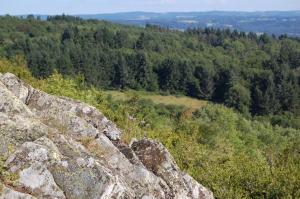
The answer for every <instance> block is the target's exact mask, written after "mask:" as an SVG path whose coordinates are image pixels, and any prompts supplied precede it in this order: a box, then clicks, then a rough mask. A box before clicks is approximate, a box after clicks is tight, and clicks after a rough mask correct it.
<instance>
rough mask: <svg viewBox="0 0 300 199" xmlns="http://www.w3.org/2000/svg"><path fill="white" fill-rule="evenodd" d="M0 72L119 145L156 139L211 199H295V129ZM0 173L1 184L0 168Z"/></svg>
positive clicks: (20, 71) (15, 65) (3, 67)
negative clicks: (116, 133) (102, 121)
mask: <svg viewBox="0 0 300 199" xmlns="http://www.w3.org/2000/svg"><path fill="white" fill-rule="evenodd" d="M0 72H2V73H3V72H13V73H15V74H16V75H17V76H19V77H20V78H22V79H23V80H25V81H27V82H28V83H30V84H31V85H33V86H34V87H36V88H38V89H41V90H44V91H46V92H48V93H51V94H55V95H59V96H67V97H71V98H74V99H78V100H81V101H84V102H86V103H88V104H90V105H93V106H95V107H96V108H98V109H99V110H100V111H101V112H103V113H104V114H105V115H106V116H107V117H108V118H109V119H111V120H113V121H114V122H116V123H117V124H118V126H119V127H120V128H121V129H123V130H124V136H123V138H122V139H123V141H124V142H127V143H128V142H129V141H130V140H131V138H133V137H136V138H138V139H139V138H143V137H150V138H155V139H158V140H160V141H161V142H162V143H164V144H165V145H166V146H167V148H168V149H169V151H170V152H171V153H172V155H173V156H174V158H175V159H176V162H177V163H178V164H179V166H180V167H181V169H183V170H185V171H187V172H188V173H189V174H191V175H192V176H193V177H194V178H195V179H197V180H198V181H199V182H201V183H203V185H205V186H207V187H208V188H210V189H211V190H212V191H213V192H214V195H215V197H216V198H220V199H221V198H222V199H223V198H299V197H300V191H299V190H300V148H299V147H300V131H299V129H296V128H291V127H287V128H284V127H280V126H278V125H275V126H273V125H271V124H270V123H269V122H267V121H268V119H265V121H264V120H262V119H259V120H256V119H255V118H252V117H250V116H249V117H248V118H246V117H245V116H243V115H242V114H240V113H237V112H235V111H234V110H233V109H229V108H226V107H224V106H222V105H215V104H211V103H208V104H207V105H205V106H202V107H200V108H199V109H198V110H196V111H190V109H187V108H185V107H183V106H176V105H163V104H155V103H153V102H152V101H151V100H149V99H143V97H139V96H138V95H134V96H133V97H132V98H128V99H126V100H123V101H122V100H118V101H115V100H114V99H113V98H112V97H107V94H105V93H104V92H102V91H100V90H98V89H96V88H95V87H93V86H89V85H86V83H85V81H83V78H82V76H77V77H76V78H64V77H63V76H62V75H60V74H58V73H54V74H52V75H51V76H49V77H48V78H46V79H40V80H38V79H36V78H34V77H32V76H31V73H30V72H29V71H28V70H27V69H26V64H25V63H24V60H22V58H20V57H15V58H14V59H12V60H11V61H9V60H7V59H0ZM287 118H288V117H287ZM293 118H294V117H293ZM294 119H295V118H294ZM296 123H297V122H296ZM298 123H299V122H298ZM0 171H1V173H0V177H1V178H2V166H1V162H0Z"/></svg>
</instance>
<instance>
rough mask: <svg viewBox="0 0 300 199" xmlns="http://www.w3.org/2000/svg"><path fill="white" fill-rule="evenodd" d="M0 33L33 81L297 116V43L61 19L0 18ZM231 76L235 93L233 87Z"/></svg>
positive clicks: (0, 52) (2, 50)
mask: <svg viewBox="0 0 300 199" xmlns="http://www.w3.org/2000/svg"><path fill="white" fill-rule="evenodd" d="M0 29H1V33H0V56H4V57H7V58H13V57H15V56H16V55H23V56H24V57H25V59H26V61H27V63H28V67H29V69H30V71H31V72H32V74H33V75H34V76H35V77H38V78H46V77H49V76H50V75H51V74H53V73H54V72H55V71H58V72H59V73H61V74H63V75H65V76H71V77H76V76H77V75H82V76H83V77H84V80H85V82H87V84H89V85H92V86H94V87H96V88H98V89H99V88H100V89H137V90H146V91H158V92H168V93H171V94H184V95H188V96H191V97H195V98H199V99H204V100H212V101H214V102H219V103H222V104H225V105H229V106H230V107H234V108H236V110H239V111H241V112H242V113H248V112H249V113H251V114H252V115H268V114H282V113H284V112H291V113H296V114H298V115H299V111H300V107H299V104H300V103H299V95H300V89H299V75H300V73H299V66H300V62H299V60H300V59H299V58H300V42H299V40H297V39H293V38H288V37H286V36H282V37H279V38H276V37H270V36H268V35H267V34H263V35H261V36H257V35H256V34H254V33H249V34H246V33H244V32H238V31H230V30H219V29H211V28H206V29H190V30H187V31H185V32H180V31H175V30H168V29H163V28H160V27H156V26H151V25H148V26H146V27H145V28H138V27H133V26H122V25H115V24H112V23H108V22H104V21H96V20H82V19H80V18H78V17H72V16H66V15H62V16H51V17H49V18H48V19H47V20H45V21H42V20H38V19H35V18H34V17H33V16H30V17H28V18H27V19H20V18H17V17H10V16H2V17H0ZM297 71H298V72H297ZM233 77H237V78H238V80H239V82H235V83H238V84H241V85H240V86H234V87H233V86H231V83H232V82H231V81H232V78H233ZM248 96H250V99H248Z"/></svg>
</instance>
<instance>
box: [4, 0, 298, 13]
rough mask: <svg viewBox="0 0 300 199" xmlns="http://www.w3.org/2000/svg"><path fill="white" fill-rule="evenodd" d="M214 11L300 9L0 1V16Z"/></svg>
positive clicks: (294, 0) (264, 0)
mask: <svg viewBox="0 0 300 199" xmlns="http://www.w3.org/2000/svg"><path fill="white" fill-rule="evenodd" d="M212 10H223V11H269V10H300V0H0V15H3V14H11V15H17V14H62V13H65V14H99V13H115V12H129V11H149V12H151V11H152V12H176V11H185V12H187V11H212Z"/></svg>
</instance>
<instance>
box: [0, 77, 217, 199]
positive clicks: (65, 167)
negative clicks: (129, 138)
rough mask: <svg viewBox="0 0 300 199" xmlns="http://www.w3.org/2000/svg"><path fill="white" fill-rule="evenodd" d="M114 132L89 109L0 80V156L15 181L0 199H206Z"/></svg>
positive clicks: (152, 146)
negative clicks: (123, 141)
mask: <svg viewBox="0 0 300 199" xmlns="http://www.w3.org/2000/svg"><path fill="white" fill-rule="evenodd" d="M121 133H122V132H121V131H120V130H119V129H118V128H117V127H116V125H115V124H114V123H112V122H111V121H109V120H108V119H107V118H106V117H105V116H104V115H103V114H102V113H101V112H99V111H98V110H97V109H96V108H94V107H91V106H89V105H87V104H85V103H82V102H79V101H75V100H72V99H68V98H63V97H56V96H52V95H49V94H47V93H44V92H42V91H39V90H36V89H34V88H32V87H31V86H30V85H27V84H26V83H24V82H23V81H21V80H20V79H18V78H17V77H16V76H14V75H13V74H10V73H6V74H2V75H1V74H0V136H1V137H0V152H1V156H3V157H7V159H6V162H5V166H6V168H7V169H8V171H9V172H10V173H13V174H15V175H17V176H18V178H17V179H16V180H15V181H14V182H13V183H9V184H8V185H7V184H5V182H4V184H5V185H4V188H3V189H0V190H1V191H0V199H14V198H20V199H33V198H42V199H64V198H71V199H81V198H86V199H98V198H103V199H106V198H107V199H109V198H116V199H117V198H120V199H121V198H122V199H123V198H124V199H125V198H126V199H127V198H143V199H156V198H158V199H159V198H161V199H162V198H177V199H184V198H193V199H212V198H213V194H212V193H211V192H210V191H209V190H208V189H206V188H205V187H203V186H202V185H201V184H199V183H198V182H196V181H195V180H194V179H193V178H192V177H190V176H189V175H187V174H185V173H183V172H181V171H180V170H179V168H178V167H177V165H176V163H175V161H174V159H173V158H172V156H171V155H170V153H169V152H168V150H167V149H166V148H165V147H164V146H163V145H162V144H160V143H158V142H155V141H152V140H148V139H143V140H140V141H139V140H134V141H133V142H132V143H131V144H130V145H129V146H128V145H126V144H124V143H122V142H121V141H120V135H121Z"/></svg>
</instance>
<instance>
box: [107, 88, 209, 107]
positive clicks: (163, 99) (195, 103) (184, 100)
mask: <svg viewBox="0 0 300 199" xmlns="http://www.w3.org/2000/svg"><path fill="white" fill-rule="evenodd" d="M104 93H105V94H107V95H111V96H112V98H113V99H114V100H127V99H130V98H131V97H133V96H135V95H138V96H139V97H140V98H143V99H150V100H152V101H153V102H154V103H156V104H166V105H178V106H185V107H187V108H191V109H199V108H200V107H202V106H205V105H206V104H207V101H204V100H198V99H194V98H190V97H185V96H174V95H167V96H163V95H158V94H154V93H148V92H143V91H125V92H121V91H104Z"/></svg>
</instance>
